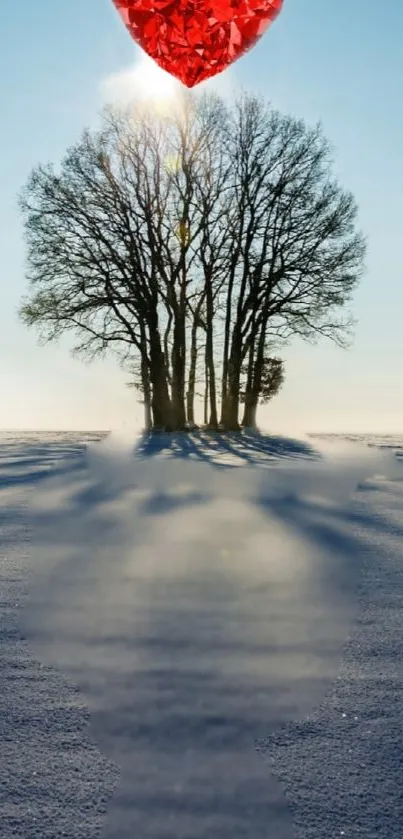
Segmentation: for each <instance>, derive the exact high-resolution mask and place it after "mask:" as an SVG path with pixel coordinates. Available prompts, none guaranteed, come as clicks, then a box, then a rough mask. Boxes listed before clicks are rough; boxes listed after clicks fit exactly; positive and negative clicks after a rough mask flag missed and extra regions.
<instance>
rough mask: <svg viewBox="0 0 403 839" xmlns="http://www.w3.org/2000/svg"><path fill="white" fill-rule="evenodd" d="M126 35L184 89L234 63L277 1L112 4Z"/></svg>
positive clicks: (121, 0) (133, 0)
mask: <svg viewBox="0 0 403 839" xmlns="http://www.w3.org/2000/svg"><path fill="white" fill-rule="evenodd" d="M113 2H114V4H115V6H116V8H117V10H118V12H119V13H120V14H121V16H122V18H123V21H124V23H125V25H126V27H127V29H128V30H129V32H130V34H131V36H132V37H133V38H134V40H135V41H136V42H137V43H138V44H139V46H140V47H142V48H143V50H144V51H145V52H146V53H148V55H149V56H151V58H153V59H154V61H155V62H156V63H157V64H159V66H160V67H162V69H163V70H166V71H167V72H168V73H170V74H171V76H176V78H177V79H179V80H180V81H181V82H183V83H184V84H185V85H186V86H187V87H194V85H196V84H199V82H201V81H202V80H203V79H207V78H209V76H215V75H216V74H217V73H221V71H222V70H225V68H226V67H228V65H229V64H232V62H233V61H236V59H237V58H240V57H241V55H243V54H244V53H245V52H246V51H247V50H249V49H250V48H251V47H253V45H254V44H255V43H256V41H257V40H258V39H259V38H260V37H261V36H262V35H263V33H264V32H265V30H266V29H267V27H268V26H269V25H270V23H272V21H273V20H274V19H275V18H276V17H277V15H278V14H279V13H280V11H281V8H282V5H283V0H113Z"/></svg>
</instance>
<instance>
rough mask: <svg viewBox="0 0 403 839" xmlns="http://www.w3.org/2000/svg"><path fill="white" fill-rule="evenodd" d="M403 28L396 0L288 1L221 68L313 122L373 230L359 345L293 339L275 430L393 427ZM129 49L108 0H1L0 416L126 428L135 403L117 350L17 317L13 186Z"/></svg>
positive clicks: (19, 275) (402, 307) (270, 421)
mask: <svg viewBox="0 0 403 839" xmlns="http://www.w3.org/2000/svg"><path fill="white" fill-rule="evenodd" d="M402 40H403V3H402V2H401V0H389V2H388V3H387V4H381V3H380V2H379V0H354V2H351V0H339V2H335V0H334V2H332V1H331V0H285V4H284V10H283V12H282V14H281V16H280V17H279V18H278V20H277V21H276V23H275V24H274V25H273V27H272V28H271V29H270V30H269V31H268V32H267V33H266V35H265V36H264V37H263V39H262V40H261V41H260V42H259V43H258V45H257V46H256V47H255V48H254V50H252V51H251V52H250V53H249V54H248V55H247V56H245V57H244V58H243V59H241V60H240V61H239V62H237V63H236V64H235V65H234V66H233V68H232V69H231V70H230V71H227V72H226V73H224V74H222V75H221V76H220V77H217V83H216V86H217V89H218V90H219V91H220V90H221V91H222V92H223V93H224V94H228V91H229V90H232V89H233V90H236V89H237V88H239V87H243V88H244V89H246V90H253V91H258V92H261V93H263V94H264V95H265V96H266V97H267V98H268V99H270V100H271V102H272V103H273V105H274V106H275V107H276V108H279V109H281V110H283V111H286V112H291V113H293V114H295V115H297V116H298V117H302V118H304V119H305V120H307V121H308V122H311V123H316V122H317V121H318V120H320V121H321V122H322V124H323V127H324V131H325V134H326V136H327V137H328V139H329V140H330V142H331V143H332V145H333V148H334V156H335V171H336V172H337V174H338V176H339V178H340V181H341V182H342V184H343V185H344V186H345V187H347V188H349V189H351V190H352V191H353V192H354V194H355V197H356V199H357V201H358V204H359V209H360V215H359V224H360V227H361V228H362V229H363V231H364V232H365V233H366V235H367V237H368V244H369V250H368V257H367V273H366V276H365V279H364V280H363V281H362V284H361V287H360V289H359V291H358V292H357V293H356V296H355V303H354V314H355V316H356V317H357V318H358V319H359V324H358V327H357V329H356V337H355V342H354V345H353V348H352V349H351V350H349V351H348V352H344V351H342V350H340V349H337V348H334V347H333V346H332V345H331V344H329V343H327V342H325V341H321V342H320V343H319V344H318V345H317V346H315V347H310V346H307V345H304V344H303V343H302V342H300V341H298V342H295V343H293V344H292V345H291V346H290V348H289V349H288V350H287V351H286V353H285V360H286V365H287V366H286V374H287V381H286V385H285V386H284V389H283V392H282V393H281V394H280V396H279V397H278V398H277V399H276V400H275V401H273V403H272V404H271V405H270V406H269V407H268V408H267V409H264V411H263V412H262V414H261V416H262V419H264V423H265V424H266V425H267V426H268V427H270V428H272V429H273V430H275V431H283V432H287V433H289V432H290V431H293V430H296V431H298V430H299V431H310V430H312V431H315V430H318V431H321V430H323V431H336V432H337V431H352V432H353V431H363V432H365V431H375V432H382V431H383V432H403V368H402V360H403V328H402V324H403V264H402V259H401V248H400V247H399V244H400V242H401V241H402V240H403V203H402V196H403V109H402V97H401V91H402V89H403V50H402V47H401V45H402ZM139 59H140V50H138V49H137V47H136V46H135V45H134V44H133V42H132V41H131V39H130V37H129V35H128V34H127V32H126V30H125V29H124V27H123V25H122V23H121V21H120V19H119V17H118V15H117V13H116V11H115V9H114V7H113V4H112V2H111V0H68V2H62V0H56V2H52V3H50V2H49V0H35V2H33V0H20V2H19V3H13V2H8V3H2V4H1V10H0V74H1V75H0V77H1V80H2V82H1V85H0V106H1V125H2V131H1V134H0V183H1V190H0V247H1V280H0V282H1V298H0V299H1V306H0V387H1V407H0V428H45V429H46V428H66V429H69V428H71V429H77V428H110V427H121V426H126V427H127V424H128V423H130V422H131V421H132V418H134V419H137V417H139V416H141V411H139V409H138V407H136V405H135V401H134V395H133V392H132V391H130V390H128V389H126V388H125V381H126V378H127V377H126V376H125V374H124V373H122V372H121V371H120V370H119V369H118V367H117V365H116V362H115V361H114V360H113V358H111V359H110V360H108V361H104V362H99V363H97V364H95V365H91V366H86V365H84V364H83V363H82V362H81V361H78V360H74V359H72V358H71V357H70V355H69V345H68V342H67V341H62V343H61V344H60V346H58V347H55V346H50V347H49V346H48V347H46V348H43V347H39V346H38V345H37V339H36V335H35V332H33V331H28V330H26V328H25V327H23V326H22V325H21V324H19V323H18V319H17V315H16V309H17V307H18V304H19V301H20V298H21V295H22V294H23V293H24V291H25V290H26V283H25V279H24V246H23V241H22V229H21V221H20V217H19V212H18V207H17V201H16V196H17V193H18V192H19V190H20V188H21V186H22V185H23V184H24V182H25V181H26V179H27V177H28V174H29V172H30V170H31V169H32V167H33V166H35V165H36V164H37V163H39V162H48V161H53V162H55V163H57V162H58V161H59V160H60V158H61V157H62V155H63V154H64V152H65V150H66V148H67V146H68V145H70V144H72V143H74V142H75V141H76V140H77V139H78V137H79V135H80V133H81V131H82V129H83V127H84V126H86V125H88V124H93V123H94V120H95V119H96V114H97V112H98V110H99V107H100V105H101V103H102V101H103V100H104V99H105V91H109V90H114V89H115V88H114V87H113V85H112V87H111V85H110V83H109V86H108V80H110V79H111V77H113V78H114V79H115V82H116V79H117V81H118V82H119V78H124V74H125V73H127V71H128V70H130V69H131V68H132V67H133V65H135V64H137V63H138V62H139ZM120 74H123V76H121V75H120ZM133 78H134V77H133ZM133 84H139V81H138V77H137V81H136V82H133ZM201 87H202V86H201Z"/></svg>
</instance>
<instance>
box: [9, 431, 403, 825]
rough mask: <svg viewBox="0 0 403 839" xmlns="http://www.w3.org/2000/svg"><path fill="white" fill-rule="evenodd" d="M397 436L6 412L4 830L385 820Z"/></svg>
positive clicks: (394, 806) (395, 605)
mask: <svg viewBox="0 0 403 839" xmlns="http://www.w3.org/2000/svg"><path fill="white" fill-rule="evenodd" d="M167 440H168V441H169V442H167ZM402 453H403V438H398V437H374V436H372V437H371V436H368V435H367V436H362V437H359V435H355V436H353V437H350V438H348V437H347V436H345V437H344V438H343V437H340V436H339V437H333V438H326V437H323V436H315V437H311V438H308V437H306V438H303V439H302V438H301V439H287V438H280V437H277V438H276V437H273V436H270V435H263V436H261V437H259V436H258V435H244V437H243V438H242V440H241V438H240V437H239V435H233V436H231V435H228V436H227V437H226V438H225V439H223V438H218V437H217V436H215V437H214V436H208V435H205V434H193V435H190V434H189V435H170V436H169V437H166V438H162V437H158V436H155V435H154V436H149V437H138V438H137V440H136V442H135V444H133V442H132V441H129V440H122V439H120V438H118V437H114V435H109V436H106V435H105V434H103V433H101V432H100V433H94V434H90V433H85V434H84V433H83V434H81V433H77V432H74V433H69V434H68V433H64V432H60V433H55V434H50V433H49V432H43V433H37V432H32V433H30V434H28V433H27V434H23V433H15V432H14V433H11V432H10V433H8V434H7V433H3V434H2V438H1V446H0V456H1V464H0V492H1V507H0V521H1V542H0V551H1V553H0V600H1V612H0V620H1V623H0V679H1V690H0V708H1V711H0V720H1V729H0V739H1V757H2V759H1V765H0V789H1V793H0V794H1V806H0V837H1V839H11V837H18V838H19V839H56V838H57V837H69V839H95V838H96V837H99V839H118V838H119V839H134V838H136V839H137V837H138V839H148V837H150V839H151V837H152V839H241V837H242V839H246V837H248V839H288V837H289V839H293V838H294V839H333V837H335V839H336V837H345V838H346V839H358V838H360V839H361V837H362V839H364V837H365V839H401V837H402V836H403V797H402V794H401V778H402V774H401V760H402V750H403V707H402V704H401V689H402V675H403V674H402V632H401V614H402V606H403V594H402V591H403V589H402V582H403V541H402V537H403V459H402V460H401V459H400V457H401V454H402Z"/></svg>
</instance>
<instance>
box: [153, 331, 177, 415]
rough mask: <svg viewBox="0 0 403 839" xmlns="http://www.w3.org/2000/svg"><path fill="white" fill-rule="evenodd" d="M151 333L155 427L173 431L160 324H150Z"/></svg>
mask: <svg viewBox="0 0 403 839" xmlns="http://www.w3.org/2000/svg"><path fill="white" fill-rule="evenodd" d="M149 331H150V381H151V385H152V399H151V408H152V414H153V427H154V428H159V429H161V430H165V431H173V430H174V421H173V420H174V418H173V416H172V403H171V400H170V398H169V390H168V381H167V372H166V365H165V357H164V353H163V350H162V346H161V337H160V333H159V329H158V322H155V323H152V324H150V327H149Z"/></svg>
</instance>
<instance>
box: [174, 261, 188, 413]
mask: <svg viewBox="0 0 403 839" xmlns="http://www.w3.org/2000/svg"><path fill="white" fill-rule="evenodd" d="M185 374H186V268H185V265H184V267H183V272H182V280H181V288H180V295H179V304H178V306H177V308H176V311H175V312H174V330H173V347H172V390H171V396H172V406H173V416H174V424H175V429H178V430H179V429H183V428H185V425H186V409H185V389H186V383H185Z"/></svg>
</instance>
